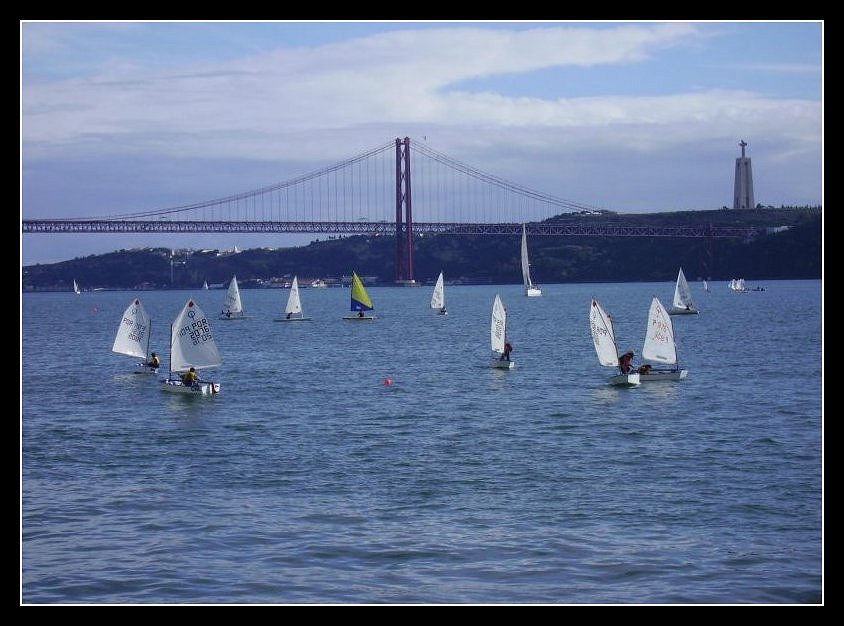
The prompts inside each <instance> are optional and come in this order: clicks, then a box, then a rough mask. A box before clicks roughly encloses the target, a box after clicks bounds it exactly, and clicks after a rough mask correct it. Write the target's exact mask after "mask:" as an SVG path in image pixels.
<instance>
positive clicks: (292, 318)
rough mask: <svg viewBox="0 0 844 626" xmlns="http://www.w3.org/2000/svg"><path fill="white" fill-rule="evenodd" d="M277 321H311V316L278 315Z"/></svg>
mask: <svg viewBox="0 0 844 626" xmlns="http://www.w3.org/2000/svg"><path fill="white" fill-rule="evenodd" d="M275 321H276V322H310V321H311V318H310V317H277V318H275Z"/></svg>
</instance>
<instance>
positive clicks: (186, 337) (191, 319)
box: [170, 300, 222, 372]
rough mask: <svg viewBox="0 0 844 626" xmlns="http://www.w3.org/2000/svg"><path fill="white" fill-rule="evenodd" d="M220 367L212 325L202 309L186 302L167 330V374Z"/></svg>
mask: <svg viewBox="0 0 844 626" xmlns="http://www.w3.org/2000/svg"><path fill="white" fill-rule="evenodd" d="M221 364H222V359H221V358H220V353H219V351H218V350H217V343H216V342H215V341H214V336H213V335H212V334H211V325H210V324H209V323H208V318H207V317H206V316H205V313H203V312H202V309H200V308H199V305H197V304H196V303H195V302H194V301H193V300H188V301H187V304H185V306H184V308H183V309H182V312H181V313H179V315H178V316H177V317H176V319H175V320H174V321H173V326H172V327H171V329H170V371H171V372H184V371H187V370H188V369H190V368H191V367H195V368H197V369H201V368H208V367H218V366H220V365H221Z"/></svg>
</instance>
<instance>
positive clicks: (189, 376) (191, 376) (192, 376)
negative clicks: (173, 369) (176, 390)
mask: <svg viewBox="0 0 844 626" xmlns="http://www.w3.org/2000/svg"><path fill="white" fill-rule="evenodd" d="M196 381H197V376H196V369H195V368H193V367H192V368H190V369H189V370H188V371H187V372H185V373H184V374H182V384H183V385H185V386H190V385H193V384H194V383H195V382H196Z"/></svg>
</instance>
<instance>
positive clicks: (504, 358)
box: [501, 341, 513, 361]
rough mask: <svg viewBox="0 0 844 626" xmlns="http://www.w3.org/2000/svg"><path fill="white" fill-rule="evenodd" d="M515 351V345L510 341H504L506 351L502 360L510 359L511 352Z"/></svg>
mask: <svg viewBox="0 0 844 626" xmlns="http://www.w3.org/2000/svg"><path fill="white" fill-rule="evenodd" d="M512 351H513V346H512V345H510V342H509V341H505V342H504V352H502V353H501V360H502V361H509V360H510V353H511V352H512Z"/></svg>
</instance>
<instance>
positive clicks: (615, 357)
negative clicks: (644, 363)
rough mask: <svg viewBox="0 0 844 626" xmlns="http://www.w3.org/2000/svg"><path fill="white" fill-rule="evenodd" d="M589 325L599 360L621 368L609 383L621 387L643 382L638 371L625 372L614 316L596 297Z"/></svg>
mask: <svg viewBox="0 0 844 626" xmlns="http://www.w3.org/2000/svg"><path fill="white" fill-rule="evenodd" d="M589 327H590V329H591V331H592V342H593V343H594V344H595V353H596V354H597V355H598V362H599V363H600V364H601V365H603V366H605V367H615V368H618V370H619V373H618V374H616V375H615V376H612V377H611V378H610V379H609V384H611V385H617V386H621V387H633V386H635V385H639V384H641V381H640V380H639V373H638V372H634V371H632V370H631V371H628V372H627V373H625V372H624V371H623V370H622V368H621V362H620V360H619V354H618V344H616V341H615V329H614V328H613V322H612V318H611V317H610V316H609V314H608V313H607V312H606V311H604V309H603V307H602V306H601V305H600V304H599V303H598V301H597V300H595V298H592V304H591V306H590V307H589Z"/></svg>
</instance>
